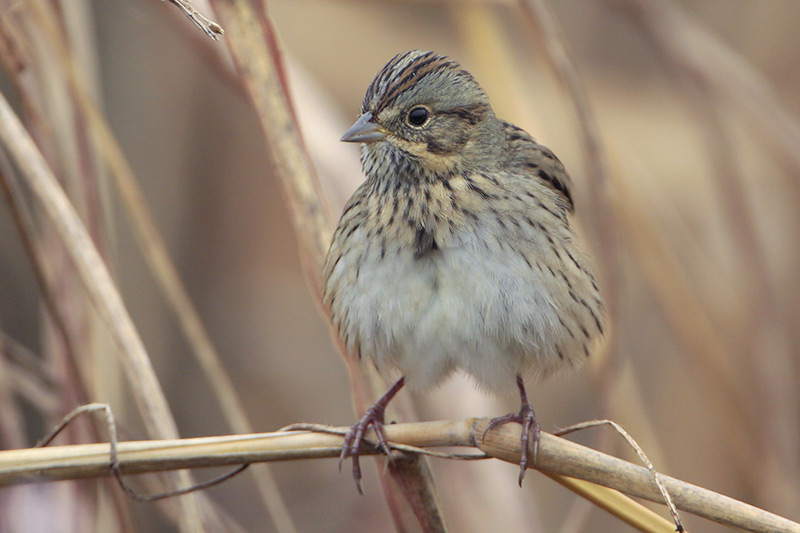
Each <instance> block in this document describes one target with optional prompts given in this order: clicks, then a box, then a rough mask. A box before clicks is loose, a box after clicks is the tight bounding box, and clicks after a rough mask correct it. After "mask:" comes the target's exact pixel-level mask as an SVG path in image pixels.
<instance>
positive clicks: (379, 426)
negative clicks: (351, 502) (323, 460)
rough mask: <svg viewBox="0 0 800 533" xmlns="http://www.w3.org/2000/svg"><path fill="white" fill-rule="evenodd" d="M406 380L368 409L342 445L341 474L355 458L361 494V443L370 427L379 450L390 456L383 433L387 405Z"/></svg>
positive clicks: (398, 382)
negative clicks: (347, 463)
mask: <svg viewBox="0 0 800 533" xmlns="http://www.w3.org/2000/svg"><path fill="white" fill-rule="evenodd" d="M404 383H405V378H400V379H399V380H398V381H397V382H396V383H395V384H394V385H392V387H391V388H390V389H389V390H388V391H387V392H386V394H384V395H383V396H382V397H381V398H380V399H379V400H378V401H377V402H375V405H373V406H372V407H370V408H369V409H367V413H366V414H365V415H364V416H363V417H361V420H359V421H358V422H356V423H355V425H353V427H351V428H350V431H348V432H347V434H346V435H345V436H344V442H343V443H342V453H341V454H340V455H339V472H341V471H342V463H343V462H344V460H345V459H347V458H348V457H352V458H353V479H354V480H355V482H356V489H358V492H359V493H360V494H362V495H363V494H364V490H363V488H362V486H361V463H360V461H359V458H360V455H361V442H362V441H363V440H364V433H365V432H366V431H367V428H369V426H372V428H373V429H374V430H375V436H376V437H377V438H378V450H379V451H381V452H382V453H385V454H386V455H389V443H388V441H387V440H386V436H385V435H384V433H383V419H384V414H385V413H386V405H387V404H388V403H389V401H390V400H391V399H392V398H393V397H394V395H395V394H397V392H398V391H399V390H400V389H401V388H402V387H403V384H404Z"/></svg>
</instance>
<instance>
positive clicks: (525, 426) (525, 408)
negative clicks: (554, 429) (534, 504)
mask: <svg viewBox="0 0 800 533" xmlns="http://www.w3.org/2000/svg"><path fill="white" fill-rule="evenodd" d="M517 387H519V399H520V403H521V404H522V406H521V407H520V410H519V413H510V414H507V415H505V416H498V417H497V418H493V419H491V420H490V421H489V425H488V426H486V431H489V430H490V429H493V428H495V427H497V426H499V425H500V424H505V423H507V422H518V423H520V424H522V438H521V441H522V455H521V456H520V459H519V486H520V487H521V486H522V480H523V479H524V478H525V470H526V469H527V468H528V441H529V439H530V438H531V437H532V438H533V461H534V462H536V454H537V452H538V451H539V433H540V431H541V430H540V428H539V422H537V421H536V414H535V413H534V412H533V406H532V405H531V403H530V402H529V401H528V393H527V392H525V382H524V381H523V380H522V376H520V375H517ZM485 434H486V432H484V435H485Z"/></svg>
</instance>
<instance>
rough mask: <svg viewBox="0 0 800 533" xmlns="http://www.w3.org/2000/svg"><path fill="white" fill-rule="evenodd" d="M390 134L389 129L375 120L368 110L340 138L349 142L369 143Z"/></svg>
mask: <svg viewBox="0 0 800 533" xmlns="http://www.w3.org/2000/svg"><path fill="white" fill-rule="evenodd" d="M388 134H389V132H388V131H386V130H385V129H383V128H382V127H381V126H380V125H379V124H378V123H377V122H375V120H374V119H373V117H372V113H370V112H369V111H367V112H366V113H364V114H363V115H361V116H360V117H358V120H356V123H355V124H353V125H352V126H350V129H349V130H347V131H346V132H344V135H342V138H341V139H340V140H341V141H343V142H347V143H369V142H374V141H379V140H381V139H383V138H384V137H386V136H387V135H388Z"/></svg>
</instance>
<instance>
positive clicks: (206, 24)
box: [169, 0, 225, 41]
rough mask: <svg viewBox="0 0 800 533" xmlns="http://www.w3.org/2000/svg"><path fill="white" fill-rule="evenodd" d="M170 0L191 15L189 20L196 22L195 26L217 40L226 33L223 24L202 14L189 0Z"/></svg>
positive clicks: (187, 14)
mask: <svg viewBox="0 0 800 533" xmlns="http://www.w3.org/2000/svg"><path fill="white" fill-rule="evenodd" d="M169 2H170V3H171V4H175V5H176V6H178V9H180V10H181V11H182V12H183V14H184V15H186V16H187V17H189V20H191V21H192V22H194V25H195V26H197V27H198V28H200V29H201V30H203V32H204V33H205V34H206V35H208V36H209V37H211V38H212V39H214V40H215V41H218V40H219V38H220V37H222V36H223V35H224V34H225V30H223V29H222V26H220V25H219V24H217V23H216V22H214V21H213V20H209V19H207V18H206V17H204V16H203V15H201V14H200V12H199V11H197V10H196V9H195V8H194V6H193V5H192V3H191V2H190V1H189V0H169Z"/></svg>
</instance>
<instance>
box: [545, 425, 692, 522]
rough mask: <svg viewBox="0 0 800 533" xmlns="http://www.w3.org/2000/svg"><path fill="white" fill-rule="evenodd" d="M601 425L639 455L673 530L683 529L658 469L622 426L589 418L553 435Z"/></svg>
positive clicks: (562, 434) (560, 435) (561, 434)
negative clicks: (661, 497) (669, 515)
mask: <svg viewBox="0 0 800 533" xmlns="http://www.w3.org/2000/svg"><path fill="white" fill-rule="evenodd" d="M603 425H608V426H611V427H612V428H614V430H615V431H616V432H617V433H619V434H620V435H622V438H623V439H625V441H626V442H627V443H628V446H630V447H631V448H633V450H634V451H635V452H636V454H637V455H638V456H639V459H641V461H642V463H644V466H645V468H647V470H649V471H650V474H651V475H652V476H653V482H654V483H655V484H656V486H657V487H658V490H659V491H660V492H661V494H662V495H663V497H664V503H665V504H666V506H667V509H669V513H670V514H671V515H672V521H673V522H675V531H678V532H681V531H683V524H682V523H681V517H680V515H679V514H678V510H677V509H676V508H675V504H674V503H672V498H671V497H670V495H669V491H668V490H667V488H666V487H665V486H664V482H663V481H662V480H661V474H659V473H658V471H657V470H656V469H655V467H654V466H653V463H652V462H650V459H649V458H648V457H647V454H645V453H644V450H643V449H642V447H641V446H639V443H638V442H636V440H634V438H633V437H631V435H630V433H628V432H627V431H625V429H624V428H623V427H622V426H620V425H619V424H617V423H616V422H614V421H613V420H589V421H586V422H580V423H578V424H572V425H571V426H567V427H565V428H561V429H560V430H558V431H556V432H555V433H554V435H557V436H559V437H563V436H564V435H568V434H570V433H572V432H575V431H581V430H584V429H588V428H593V427H597V426H603Z"/></svg>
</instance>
